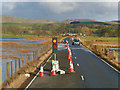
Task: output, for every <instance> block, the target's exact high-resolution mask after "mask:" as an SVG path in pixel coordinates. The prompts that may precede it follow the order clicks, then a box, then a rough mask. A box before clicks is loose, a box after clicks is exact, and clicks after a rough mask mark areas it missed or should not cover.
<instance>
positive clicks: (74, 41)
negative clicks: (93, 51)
mask: <svg viewBox="0 0 120 90" xmlns="http://www.w3.org/2000/svg"><path fill="white" fill-rule="evenodd" d="M75 44H76V45H80V40H79V39H74V40H72V45H75Z"/></svg>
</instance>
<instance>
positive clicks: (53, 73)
mask: <svg viewBox="0 0 120 90" xmlns="http://www.w3.org/2000/svg"><path fill="white" fill-rule="evenodd" d="M52 75H56V71H55V64H54V63H53V68H52Z"/></svg>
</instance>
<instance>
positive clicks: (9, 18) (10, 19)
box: [0, 15, 56, 23]
mask: <svg viewBox="0 0 120 90" xmlns="http://www.w3.org/2000/svg"><path fill="white" fill-rule="evenodd" d="M1 17H2V20H1V19H0V23H55V22H56V21H52V20H46V19H25V18H22V17H12V16H8V15H0V18H1Z"/></svg>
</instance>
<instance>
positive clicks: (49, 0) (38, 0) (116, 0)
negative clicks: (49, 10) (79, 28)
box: [2, 0, 120, 2]
mask: <svg viewBox="0 0 120 90" xmlns="http://www.w3.org/2000/svg"><path fill="white" fill-rule="evenodd" d="M119 1H120V0H3V1H2V2H119Z"/></svg>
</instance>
